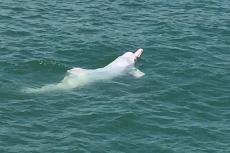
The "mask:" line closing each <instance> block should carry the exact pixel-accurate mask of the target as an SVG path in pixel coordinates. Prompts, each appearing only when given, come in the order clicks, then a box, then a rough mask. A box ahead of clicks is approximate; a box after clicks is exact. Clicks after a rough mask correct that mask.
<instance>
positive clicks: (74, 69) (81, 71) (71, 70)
mask: <svg viewBox="0 0 230 153" xmlns="http://www.w3.org/2000/svg"><path fill="white" fill-rule="evenodd" d="M67 72H68V73H70V74H82V73H84V72H85V69H82V68H78V67H75V68H72V69H70V70H68V71H67Z"/></svg>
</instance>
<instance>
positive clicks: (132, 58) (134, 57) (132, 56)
mask: <svg viewBox="0 0 230 153" xmlns="http://www.w3.org/2000/svg"><path fill="white" fill-rule="evenodd" d="M142 53H143V49H141V48H139V49H138V50H137V51H136V52H134V53H133V52H126V53H125V54H124V55H122V56H123V57H125V58H126V59H127V60H128V61H129V62H130V63H131V64H135V63H136V61H137V59H138V58H140V57H141V54H142Z"/></svg>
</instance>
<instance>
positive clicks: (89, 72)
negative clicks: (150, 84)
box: [27, 48, 145, 93]
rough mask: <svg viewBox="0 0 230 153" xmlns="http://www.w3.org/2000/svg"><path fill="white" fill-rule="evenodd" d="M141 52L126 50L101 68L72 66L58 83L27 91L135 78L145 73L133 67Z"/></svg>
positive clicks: (42, 90) (58, 88)
mask: <svg viewBox="0 0 230 153" xmlns="http://www.w3.org/2000/svg"><path fill="white" fill-rule="evenodd" d="M142 53H143V49H141V48H140V49H138V50H137V51H136V52H134V53H133V52H126V53H124V54H123V55H121V56H119V57H118V58H116V59H115V60H114V61H113V62H111V63H110V64H108V65H107V66H105V67H103V68H97V69H83V68H76V67H75V68H72V69H70V70H68V71H67V72H68V75H67V76H65V77H64V79H63V80H62V81H61V82H60V83H57V84H48V85H45V86H43V87H41V88H29V89H28V90H27V92H30V93H33V92H46V91H53V90H61V89H72V88H76V87H79V86H83V85H86V84H89V83H92V82H97V81H103V80H110V79H113V78H116V77H118V76H122V75H126V74H131V75H133V76H134V77H135V78H140V77H142V76H144V75H145V74H144V73H143V72H141V71H140V70H139V69H137V68H136V67H135V63H136V61H137V59H138V58H139V57H140V56H141V54H142Z"/></svg>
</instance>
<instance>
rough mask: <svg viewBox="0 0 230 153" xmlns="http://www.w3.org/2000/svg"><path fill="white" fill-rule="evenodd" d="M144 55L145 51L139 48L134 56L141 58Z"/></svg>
mask: <svg viewBox="0 0 230 153" xmlns="http://www.w3.org/2000/svg"><path fill="white" fill-rule="evenodd" d="M142 53H143V49H142V48H139V49H138V50H137V51H136V52H135V53H134V55H135V56H136V57H137V58H139V57H140V56H141V54H142Z"/></svg>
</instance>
